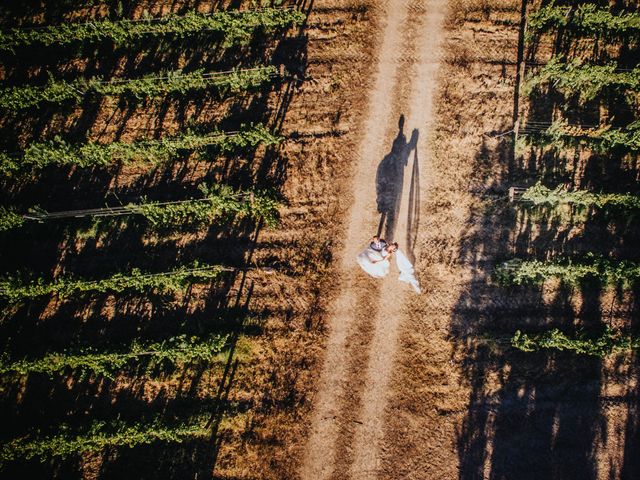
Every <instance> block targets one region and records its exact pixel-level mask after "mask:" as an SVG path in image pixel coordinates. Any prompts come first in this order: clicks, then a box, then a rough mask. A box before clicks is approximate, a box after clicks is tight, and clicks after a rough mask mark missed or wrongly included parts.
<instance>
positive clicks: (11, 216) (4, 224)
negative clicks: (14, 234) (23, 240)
mask: <svg viewBox="0 0 640 480" xmlns="http://www.w3.org/2000/svg"><path fill="white" fill-rule="evenodd" d="M24 221H25V219H24V218H23V217H22V215H20V214H18V213H16V212H15V211H13V210H11V209H8V208H5V207H0V232H2V231H4V230H11V229H12V228H17V227H20V226H21V225H22V224H23V223H24Z"/></svg>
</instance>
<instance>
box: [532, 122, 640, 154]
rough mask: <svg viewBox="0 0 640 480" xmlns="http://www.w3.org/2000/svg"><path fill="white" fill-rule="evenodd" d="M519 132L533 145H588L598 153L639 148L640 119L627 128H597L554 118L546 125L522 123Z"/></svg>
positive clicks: (638, 150) (632, 150)
mask: <svg viewBox="0 0 640 480" xmlns="http://www.w3.org/2000/svg"><path fill="white" fill-rule="evenodd" d="M521 133H522V134H523V135H525V136H526V138H527V139H529V140H528V142H529V143H532V144H534V145H551V146H553V147H556V148H559V149H565V148H578V147H588V148H590V149H592V150H595V151H597V152H600V153H607V152H609V151H610V150H626V151H630V152H640V121H635V122H633V123H631V124H629V125H628V126H627V127H626V128H611V126H609V125H605V126H602V127H598V128H583V127H581V126H578V125H569V124H568V123H567V122H566V121H564V120H556V121H555V122H553V123H552V124H550V125H549V126H548V128H546V129H545V128H541V127H540V126H536V125H535V124H534V125H531V126H525V127H524V128H523V129H522V130H521Z"/></svg>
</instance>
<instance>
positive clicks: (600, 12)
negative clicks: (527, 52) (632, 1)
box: [527, 3, 640, 41]
mask: <svg viewBox="0 0 640 480" xmlns="http://www.w3.org/2000/svg"><path fill="white" fill-rule="evenodd" d="M559 28H568V29H570V30H571V31H572V32H574V33H576V34H577V35H580V36H593V35H599V36H603V37H604V38H605V39H609V40H612V39H614V38H620V37H624V36H630V35H634V34H635V36H637V34H638V32H640V15H638V14H637V13H620V14H614V13H612V12H611V11H610V10H608V9H604V8H598V6H597V5H595V4H593V3H583V4H580V5H578V6H577V7H576V8H575V9H574V10H572V7H569V6H556V5H553V3H551V4H550V5H547V6H545V7H542V8H540V9H539V10H537V11H535V12H533V13H531V14H530V15H529V16H528V18H527V41H531V40H533V37H534V36H535V35H536V34H540V33H547V32H550V31H551V32H555V31H556V30H557V29H559Z"/></svg>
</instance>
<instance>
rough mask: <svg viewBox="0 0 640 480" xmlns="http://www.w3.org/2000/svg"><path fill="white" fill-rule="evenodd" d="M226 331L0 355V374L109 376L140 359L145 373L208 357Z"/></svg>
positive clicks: (220, 346)
mask: <svg viewBox="0 0 640 480" xmlns="http://www.w3.org/2000/svg"><path fill="white" fill-rule="evenodd" d="M227 339H228V335H215V336H212V337H210V338H207V339H205V340H201V339H199V338H197V337H187V336H186V335H181V336H178V337H174V338H171V339H169V340H165V341H163V342H159V343H153V344H148V345H142V344H139V343H134V344H133V345H131V346H130V348H129V349H128V350H127V351H117V352H99V351H97V350H96V349H95V348H89V349H85V350H83V351H80V352H62V353H48V354H46V355H45V356H44V357H42V358H38V359H28V358H24V359H21V360H17V361H11V360H9V359H8V358H7V357H6V356H5V357H3V358H0V375H6V374H8V373H17V374H20V375H28V374H30V373H43V374H46V375H49V376H53V375H54V374H55V373H63V372H70V371H73V372H77V373H79V374H80V375H82V376H86V375H88V374H94V375H102V376H105V377H109V378H112V377H113V376H114V375H115V374H116V373H118V372H119V371H120V370H122V369H123V368H125V367H127V366H131V365H132V364H134V363H137V362H140V361H142V360H144V361H145V363H146V371H147V373H149V372H151V371H152V370H153V369H154V368H156V367H159V366H168V365H183V364H188V363H191V362H206V361H211V360H212V359H213V358H214V357H215V356H216V355H217V354H219V353H220V352H221V351H222V350H223V349H224V348H225V346H226V344H227Z"/></svg>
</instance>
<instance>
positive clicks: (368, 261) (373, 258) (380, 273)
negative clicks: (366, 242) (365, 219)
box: [357, 246, 421, 293]
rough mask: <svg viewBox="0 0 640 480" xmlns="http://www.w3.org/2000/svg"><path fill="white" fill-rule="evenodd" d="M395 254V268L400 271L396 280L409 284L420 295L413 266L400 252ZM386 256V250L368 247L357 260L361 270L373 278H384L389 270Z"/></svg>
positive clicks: (387, 254) (397, 251)
mask: <svg viewBox="0 0 640 480" xmlns="http://www.w3.org/2000/svg"><path fill="white" fill-rule="evenodd" d="M395 254H396V266H397V267H398V270H399V271H400V276H399V277H398V280H400V281H401V282H405V283H408V284H410V285H411V286H412V287H413V289H414V290H415V291H416V292H417V293H420V292H421V289H420V284H419V283H418V279H417V278H416V277H415V272H414V269H413V265H412V264H411V262H410V261H409V259H408V258H407V256H406V255H405V254H404V253H403V252H402V250H396V252H395ZM388 256H389V253H387V251H386V250H382V251H378V250H374V249H373V248H371V247H370V246H369V247H367V248H365V249H364V250H363V251H362V252H361V253H360V255H358V257H357V260H358V264H359V265H360V266H361V267H362V269H363V270H364V271H365V272H367V273H368V274H369V275H371V276H372V277H373V278H382V277H386V276H387V274H388V273H389V270H390V264H389V260H388V258H387V257H388Z"/></svg>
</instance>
